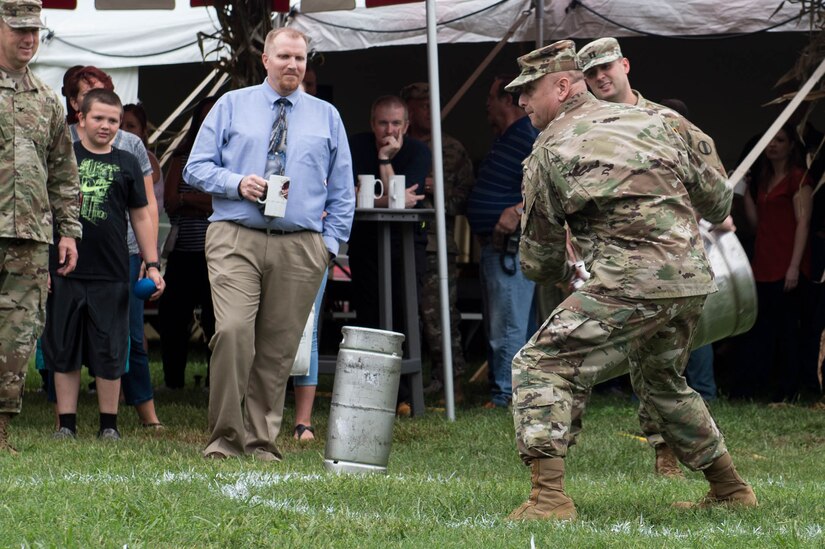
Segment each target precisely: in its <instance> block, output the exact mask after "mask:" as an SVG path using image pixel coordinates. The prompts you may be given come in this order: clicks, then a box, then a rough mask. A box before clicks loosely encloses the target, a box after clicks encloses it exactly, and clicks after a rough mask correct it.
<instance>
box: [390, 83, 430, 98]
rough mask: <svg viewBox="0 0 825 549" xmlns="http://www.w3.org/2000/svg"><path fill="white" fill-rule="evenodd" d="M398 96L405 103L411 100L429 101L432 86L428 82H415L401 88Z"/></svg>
mask: <svg viewBox="0 0 825 549" xmlns="http://www.w3.org/2000/svg"><path fill="white" fill-rule="evenodd" d="M398 96H399V97H400V98H401V99H403V100H404V101H409V100H410V99H429V98H430V84H429V83H428V82H415V83H413V84H410V85H408V86H404V87H403V88H401V91H400V92H399V93H398Z"/></svg>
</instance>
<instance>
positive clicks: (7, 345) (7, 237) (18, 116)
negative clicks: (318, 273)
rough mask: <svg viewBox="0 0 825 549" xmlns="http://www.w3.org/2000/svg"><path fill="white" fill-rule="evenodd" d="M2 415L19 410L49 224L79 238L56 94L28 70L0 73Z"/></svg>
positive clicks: (75, 184)
mask: <svg viewBox="0 0 825 549" xmlns="http://www.w3.org/2000/svg"><path fill="white" fill-rule="evenodd" d="M0 134H2V137H3V139H2V141H1V142H0V166H1V167H0V312H1V313H2V317H0V413H11V414H16V413H19V412H20V407H21V404H22V396H23V382H24V380H25V376H26V368H27V366H28V361H29V358H30V356H31V353H32V351H33V349H34V343H35V341H36V340H37V338H38V337H39V335H40V332H41V331H42V329H43V322H44V320H45V319H44V316H45V304H46V293H47V292H46V282H47V276H48V258H49V244H50V243H51V242H52V237H53V230H54V229H53V221H54V223H55V224H56V226H57V233H58V234H59V235H60V236H67V237H74V238H80V233H81V226H80V222H79V221H78V213H79V207H80V204H79V196H80V187H79V185H80V183H79V181H78V178H77V164H76V163H75V158H74V151H73V150H72V143H71V140H70V139H69V135H68V131H67V128H66V123H65V120H64V117H63V109H62V107H61V106H60V102H59V101H58V99H57V96H56V95H55V94H54V93H53V92H52V91H51V90H50V89H49V88H48V87H47V86H46V85H45V84H43V83H42V82H41V81H40V80H39V79H38V78H37V77H36V76H35V75H34V74H32V72H31V70H29V69H26V73H25V74H24V76H23V78H22V79H21V80H20V82H19V83H18V84H15V82H14V80H12V79H11V78H10V77H9V76H8V75H7V74H6V73H5V72H3V71H2V70H0Z"/></svg>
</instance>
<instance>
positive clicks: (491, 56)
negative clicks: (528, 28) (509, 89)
mask: <svg viewBox="0 0 825 549" xmlns="http://www.w3.org/2000/svg"><path fill="white" fill-rule="evenodd" d="M530 11H531V10H525V11H523V12H522V13H521V15H519V17H518V19H516V22H515V23H513V24H512V25H511V26H510V28H509V29H508V30H507V32H506V33H504V37H503V38H502V39H501V40H499V43H498V44H496V46H495V47H494V48H493V49H492V50H491V51H490V53H488V54H487V57H485V58H484V61H482V62H481V64H480V65H479V66H478V67H477V68H476V70H475V71H473V74H471V75H470V77H469V78H468V79H467V81H466V82H464V84H462V86H461V88H459V90H458V91H457V92H455V95H453V97H452V99H450V101H449V102H448V103H447V105H445V106H444V108H443V109H441V120H444V119H445V118H447V115H448V114H450V111H452V110H453V107H455V106H456V104H457V103H458V102H459V101H461V98H462V97H464V94H465V93H467V90H469V89H470V86H472V85H473V84H475V81H476V80H478V77H479V76H481V73H482V72H484V69H486V68H487V66H488V65H489V64H490V63H491V62H492V61H493V59H494V58H495V56H496V55H497V54H498V52H500V51H501V48H503V47H504V45H505V44H506V43H507V40H509V39H510V37H512V36H513V34H514V33H515V32H516V29H517V28H519V27H520V26H521V24H522V23H524V20H525V19H527V17H528V16H529V15H530ZM433 105H435V103H433Z"/></svg>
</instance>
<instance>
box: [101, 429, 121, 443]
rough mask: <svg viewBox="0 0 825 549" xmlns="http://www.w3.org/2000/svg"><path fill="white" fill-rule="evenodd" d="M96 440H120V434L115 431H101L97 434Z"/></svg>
mask: <svg viewBox="0 0 825 549" xmlns="http://www.w3.org/2000/svg"><path fill="white" fill-rule="evenodd" d="M97 438H98V439H99V440H120V433H118V431H117V429H112V428H108V429H103V430H102V431H100V432H99V433H98V434H97Z"/></svg>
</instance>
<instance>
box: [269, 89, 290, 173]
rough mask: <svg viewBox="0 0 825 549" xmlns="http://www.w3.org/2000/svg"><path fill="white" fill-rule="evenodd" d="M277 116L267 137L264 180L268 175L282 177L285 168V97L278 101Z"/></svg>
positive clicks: (287, 101) (286, 101)
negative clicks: (267, 147)
mask: <svg viewBox="0 0 825 549" xmlns="http://www.w3.org/2000/svg"><path fill="white" fill-rule="evenodd" d="M275 103H277V105H278V114H277V115H276V116H275V122H274V123H273V124H272V133H271V134H270V135H269V150H268V152H267V155H266V172H265V173H264V179H267V178H269V176H270V175H284V168H286V133H287V124H286V107H287V105H289V100H288V99H287V98H285V97H282V98H280V99H278V100H277V101H276V102H275Z"/></svg>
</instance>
